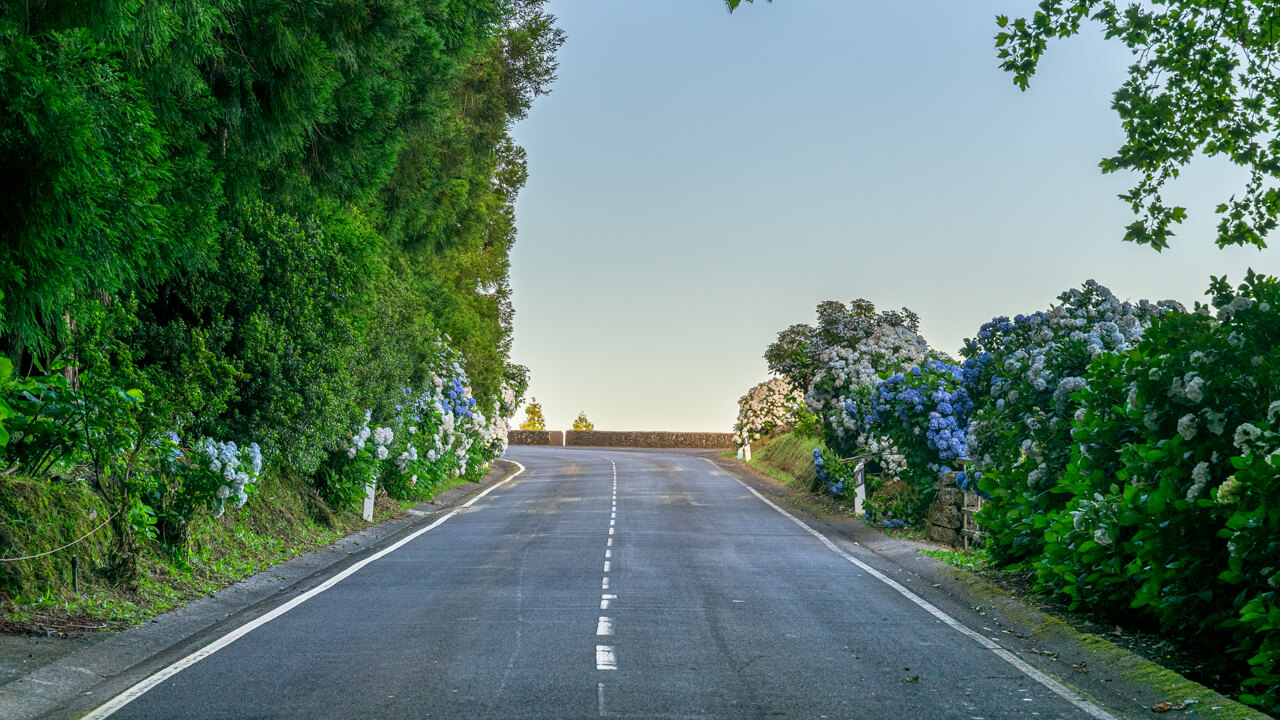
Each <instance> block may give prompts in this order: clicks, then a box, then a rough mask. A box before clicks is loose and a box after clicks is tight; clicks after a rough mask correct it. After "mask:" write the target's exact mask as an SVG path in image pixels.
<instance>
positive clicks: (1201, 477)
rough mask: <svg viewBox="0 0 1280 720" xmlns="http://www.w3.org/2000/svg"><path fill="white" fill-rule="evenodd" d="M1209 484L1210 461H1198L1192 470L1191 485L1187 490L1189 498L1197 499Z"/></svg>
mask: <svg viewBox="0 0 1280 720" xmlns="http://www.w3.org/2000/svg"><path fill="white" fill-rule="evenodd" d="M1208 484H1209V463H1207V462H1201V463H1198V464H1197V465H1196V466H1195V468H1193V469H1192V470H1191V487H1190V488H1188V490H1187V499H1188V500H1195V499H1196V498H1198V497H1200V493H1202V492H1204V488H1205V486H1206V485H1208Z"/></svg>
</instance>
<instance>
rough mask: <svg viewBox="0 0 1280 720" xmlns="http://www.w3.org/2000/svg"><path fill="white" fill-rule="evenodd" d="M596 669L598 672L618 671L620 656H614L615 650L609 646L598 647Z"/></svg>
mask: <svg viewBox="0 0 1280 720" xmlns="http://www.w3.org/2000/svg"><path fill="white" fill-rule="evenodd" d="M596 669H597V670H617V669H618V656H617V655H616V654H614V652H613V648H612V647H611V646H609V645H597V646H596Z"/></svg>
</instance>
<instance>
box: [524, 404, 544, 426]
mask: <svg viewBox="0 0 1280 720" xmlns="http://www.w3.org/2000/svg"><path fill="white" fill-rule="evenodd" d="M524 412H525V415H524V422H522V423H520V429H521V430H546V429H547V419H546V418H544V417H542V403H539V402H538V398H530V400H529V406H528V407H526V408H525V409H524Z"/></svg>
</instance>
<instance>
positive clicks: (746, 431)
mask: <svg viewBox="0 0 1280 720" xmlns="http://www.w3.org/2000/svg"><path fill="white" fill-rule="evenodd" d="M808 414H809V413H808V411H807V410H806V409H805V405H804V393H802V392H800V391H799V390H797V389H796V388H795V387H794V386H793V385H792V384H791V382H790V381H789V380H787V379H786V378H773V379H771V380H766V381H764V382H762V383H759V384H757V385H755V386H753V387H752V388H751V389H750V390H748V391H747V394H746V395H743V396H742V397H741V398H739V399H738V420H737V422H735V423H734V425H733V440H734V443H736V444H737V446H738V447H742V446H744V445H746V444H748V443H750V442H751V441H753V440H759V439H760V438H761V437H763V436H765V435H768V434H769V433H771V432H773V431H774V429H776V428H783V427H790V426H791V425H792V424H794V423H795V422H796V421H797V420H798V419H799V418H800V417H801V416H802V415H808Z"/></svg>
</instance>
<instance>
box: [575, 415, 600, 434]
mask: <svg viewBox="0 0 1280 720" xmlns="http://www.w3.org/2000/svg"><path fill="white" fill-rule="evenodd" d="M571 429H573V430H595V429H596V425H595V423H593V422H591V421H590V420H588V419H587V414H586V413H585V412H579V413H578V417H577V419H575V420H574V421H573V428H571Z"/></svg>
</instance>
